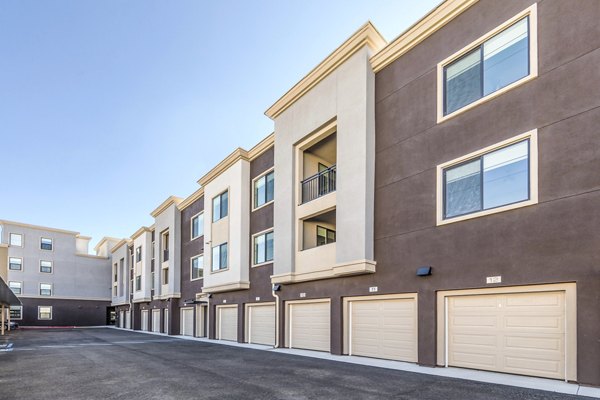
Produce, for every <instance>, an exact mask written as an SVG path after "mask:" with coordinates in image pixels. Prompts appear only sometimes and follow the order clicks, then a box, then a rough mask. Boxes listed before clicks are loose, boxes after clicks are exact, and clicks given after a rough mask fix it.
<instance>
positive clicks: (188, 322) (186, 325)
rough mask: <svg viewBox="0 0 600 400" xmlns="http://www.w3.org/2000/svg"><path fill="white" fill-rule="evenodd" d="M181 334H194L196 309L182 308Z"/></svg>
mask: <svg viewBox="0 0 600 400" xmlns="http://www.w3.org/2000/svg"><path fill="white" fill-rule="evenodd" d="M181 334H182V335H183V336H194V309H193V308H182V309H181Z"/></svg>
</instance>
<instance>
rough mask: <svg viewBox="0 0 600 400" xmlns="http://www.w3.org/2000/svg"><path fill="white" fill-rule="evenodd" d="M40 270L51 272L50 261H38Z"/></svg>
mask: <svg viewBox="0 0 600 400" xmlns="http://www.w3.org/2000/svg"><path fill="white" fill-rule="evenodd" d="M40 272H43V273H46V274H51V273H52V261H44V260H41V261H40Z"/></svg>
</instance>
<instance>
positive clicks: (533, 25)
mask: <svg viewBox="0 0 600 400" xmlns="http://www.w3.org/2000/svg"><path fill="white" fill-rule="evenodd" d="M525 17H529V75H527V76H525V77H523V78H521V79H519V80H518V81H516V82H513V83H511V84H510V85H508V86H505V87H503V88H502V89H500V90H497V91H495V92H493V93H490V94H488V95H487V96H484V97H482V98H480V99H478V100H476V101H474V102H472V103H470V104H467V105H466V106H463V107H461V108H459V109H458V110H456V111H454V112H452V113H450V114H448V115H444V84H445V83H444V67H446V66H447V65H448V64H450V63H451V62H453V61H455V60H456V59H458V58H460V57H462V56H463V55H465V54H466V53H468V52H469V51H471V50H473V49H474V48H475V47H477V46H479V45H481V44H482V43H483V42H485V41H486V40H488V39H490V38H491V37H492V36H495V35H497V34H498V33H500V32H502V31H503V30H505V29H506V28H508V27H509V26H510V25H512V24H514V23H515V22H517V21H519V20H520V19H523V18H525ZM537 31H538V28H537V3H534V4H533V5H532V6H530V7H528V8H527V9H525V10H523V11H521V12H520V13H519V14H517V15H515V16H514V17H512V18H511V19H509V20H508V21H506V22H504V23H503V24H502V25H500V26H498V27H496V28H495V29H493V30H491V31H489V32H488V33H486V34H485V35H483V36H481V37H480V38H479V39H477V40H475V41H473V42H472V43H470V44H469V45H467V46H465V47H463V48H462V49H460V50H459V51H457V52H456V53H454V54H452V55H451V56H450V57H448V58H446V59H445V60H443V61H442V62H440V63H439V64H438V65H437V123H438V124H439V123H441V122H444V121H447V120H449V119H450V118H454V117H456V116H457V115H460V114H462V113H464V112H466V111H468V110H470V109H472V108H475V107H477V106H479V105H481V104H483V103H485V102H487V101H490V100H491V99H493V98H496V97H498V96H500V95H502V94H504V93H506V92H508V91H510V90H512V89H514V88H516V87H517V86H521V85H522V84H524V83H526V82H529V81H530V80H532V79H535V78H536V77H537V76H538V35H537Z"/></svg>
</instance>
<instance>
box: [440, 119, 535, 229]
mask: <svg viewBox="0 0 600 400" xmlns="http://www.w3.org/2000/svg"><path fill="white" fill-rule="evenodd" d="M527 139H529V200H524V201H521V202H518V203H513V204H508V205H505V206H500V207H496V208H491V209H488V210H482V211H477V212H474V213H471V214H465V215H460V216H457V217H452V218H446V219H444V170H445V169H447V168H449V167H452V166H454V165H458V164H461V163H463V162H465V161H468V160H469V159H472V158H477V157H481V156H482V155H484V154H487V153H490V152H493V151H495V150H499V149H502V148H504V147H507V146H510V145H511V144H514V143H517V142H521V141H523V140H527ZM436 175H437V196H436V197H437V201H436V212H437V218H436V220H437V225H438V226H440V225H447V224H452V223H454V222H459V221H465V220H468V219H473V218H479V217H483V216H486V215H490V214H497V213H501V212H504V211H509V210H514V209H517V208H521V207H527V206H531V205H534V204H537V203H538V137H537V129H534V130H532V131H529V132H526V133H523V134H520V135H517V136H514V137H512V138H510V139H507V140H504V141H502V142H500V143H496V144H494V145H491V146H488V147H486V148H484V149H481V150H477V151H474V152H472V153H469V154H467V155H465V156H462V157H459V158H456V159H454V160H451V161H448V162H446V163H443V164H440V165H438V166H437V174H436Z"/></svg>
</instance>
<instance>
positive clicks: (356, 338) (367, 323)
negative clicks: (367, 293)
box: [349, 298, 417, 362]
mask: <svg viewBox="0 0 600 400" xmlns="http://www.w3.org/2000/svg"><path fill="white" fill-rule="evenodd" d="M415 303H416V302H415V300H414V299H413V298H409V299H385V300H358V301H352V302H350V307H351V313H350V314H351V315H350V316H351V321H350V327H349V329H350V353H351V354H353V355H360V356H366V357H376V358H385V359H392V360H402V361H412V362H416V346H417V337H416V304H415Z"/></svg>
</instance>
